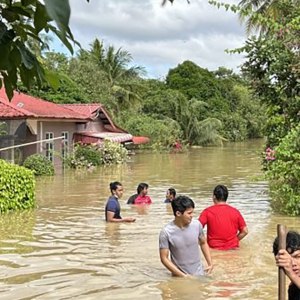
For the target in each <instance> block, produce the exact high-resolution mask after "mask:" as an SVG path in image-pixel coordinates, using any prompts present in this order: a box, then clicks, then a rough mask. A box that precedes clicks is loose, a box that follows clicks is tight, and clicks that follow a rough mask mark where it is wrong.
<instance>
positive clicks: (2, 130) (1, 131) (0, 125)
mask: <svg viewBox="0 0 300 300" xmlns="http://www.w3.org/2000/svg"><path fill="white" fill-rule="evenodd" d="M6 127H7V125H6V123H5V122H0V135H3V134H7V132H6V131H5V129H6Z"/></svg>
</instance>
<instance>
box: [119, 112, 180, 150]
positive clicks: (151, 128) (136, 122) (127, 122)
mask: <svg viewBox="0 0 300 300" xmlns="http://www.w3.org/2000/svg"><path fill="white" fill-rule="evenodd" d="M121 118H122V119H119V120H118V121H119V124H121V125H122V126H123V127H124V128H126V129H127V130H128V131H129V132H130V133H131V134H132V135H135V136H147V137H150V142H151V143H150V145H149V146H151V147H152V148H154V149H164V148H170V147H173V145H174V144H175V142H176V141H178V140H181V130H180V126H179V124H178V123H177V122H176V121H174V120H172V119H169V118H166V117H165V118H162V119H159V117H158V116H157V117H154V116H149V115H146V114H142V113H139V114H137V115H133V114H132V113H131V112H128V113H123V114H122V116H121ZM147 147H148V145H147Z"/></svg>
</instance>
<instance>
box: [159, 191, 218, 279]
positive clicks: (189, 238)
mask: <svg viewBox="0 0 300 300" xmlns="http://www.w3.org/2000/svg"><path fill="white" fill-rule="evenodd" d="M194 208H195V204H194V202H193V200H192V199H190V198H189V197H186V196H179V197H177V198H175V199H174V200H173V201H172V209H173V213H174V216H175V219H174V221H172V222H170V223H169V224H167V225H166V226H165V227H164V228H163V229H162V230H161V232H160V235H159V254H160V260H161V262H162V264H163V265H164V266H165V267H166V268H167V269H168V270H169V271H171V272H172V274H173V275H174V276H180V277H185V276H187V275H205V274H206V273H207V274H209V273H210V272H211V271H212V261H211V256H210V250H209V246H208V244H207V241H206V237H205V236H204V233H203V228H202V225H201V223H200V222H199V221H197V220H192V219H193V212H194ZM199 244H200V247H201V250H202V252H203V255H204V257H205V260H206V262H207V268H206V269H204V268H203V265H202V261H201V257H200V249H199ZM169 256H170V257H171V259H170V258H169Z"/></svg>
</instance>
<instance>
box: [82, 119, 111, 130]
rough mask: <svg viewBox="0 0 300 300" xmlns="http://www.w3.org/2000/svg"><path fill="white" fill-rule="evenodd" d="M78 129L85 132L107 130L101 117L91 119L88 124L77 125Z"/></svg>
mask: <svg viewBox="0 0 300 300" xmlns="http://www.w3.org/2000/svg"><path fill="white" fill-rule="evenodd" d="M77 131H83V132H104V131H107V130H105V128H104V125H103V122H102V121H101V119H100V117H98V118H97V119H95V120H93V121H90V122H88V123H86V124H81V125H77Z"/></svg>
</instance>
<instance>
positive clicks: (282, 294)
mask: <svg viewBox="0 0 300 300" xmlns="http://www.w3.org/2000/svg"><path fill="white" fill-rule="evenodd" d="M286 231H287V230H286V226H284V225H280V224H278V225H277V236H278V246H279V250H280V249H286V234H287V232H286ZM285 287H286V284H285V273H284V268H283V267H279V268H278V300H285V299H286V291H285Z"/></svg>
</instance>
